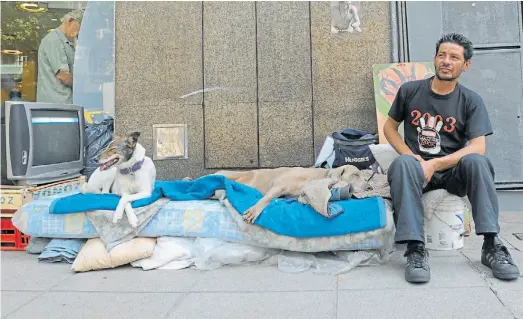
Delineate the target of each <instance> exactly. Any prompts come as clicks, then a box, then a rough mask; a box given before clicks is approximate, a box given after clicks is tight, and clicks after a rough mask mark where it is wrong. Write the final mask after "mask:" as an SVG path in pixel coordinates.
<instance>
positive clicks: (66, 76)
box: [56, 70, 73, 86]
mask: <svg viewBox="0 0 523 319" xmlns="http://www.w3.org/2000/svg"><path fill="white" fill-rule="evenodd" d="M56 78H57V79H58V80H60V82H62V83H63V84H65V85H67V86H73V75H72V74H71V73H70V72H69V71H62V70H61V71H59V72H58V73H57V74H56Z"/></svg>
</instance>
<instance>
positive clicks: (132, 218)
mask: <svg viewBox="0 0 523 319" xmlns="http://www.w3.org/2000/svg"><path fill="white" fill-rule="evenodd" d="M125 214H126V215H127V220H128V221H129V224H130V225H131V226H132V227H133V228H136V227H138V217H136V214H135V213H134V209H133V208H132V206H131V204H127V205H125Z"/></svg>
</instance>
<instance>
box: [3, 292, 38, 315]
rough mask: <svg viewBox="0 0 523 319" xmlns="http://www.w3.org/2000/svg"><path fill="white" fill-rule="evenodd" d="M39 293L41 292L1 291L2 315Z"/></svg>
mask: <svg viewBox="0 0 523 319" xmlns="http://www.w3.org/2000/svg"><path fill="white" fill-rule="evenodd" d="M40 294H42V292H32V291H2V308H1V314H2V317H3V316H5V315H8V314H10V313H11V312H13V311H15V310H16V309H18V308H20V307H21V306H23V305H25V304H26V303H28V302H30V301H31V300H32V299H34V298H36V297H37V296H38V295H40Z"/></svg>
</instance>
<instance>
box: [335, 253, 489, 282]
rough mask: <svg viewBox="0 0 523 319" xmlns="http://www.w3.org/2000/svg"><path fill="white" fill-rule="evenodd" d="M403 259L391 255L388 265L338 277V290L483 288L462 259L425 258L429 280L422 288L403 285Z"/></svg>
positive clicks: (475, 273) (479, 280) (451, 257)
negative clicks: (426, 259) (428, 269)
mask: <svg viewBox="0 0 523 319" xmlns="http://www.w3.org/2000/svg"><path fill="white" fill-rule="evenodd" d="M406 262H407V260H406V258H404V257H401V256H398V255H397V254H395V255H394V256H392V257H391V260H390V262H388V263H386V264H383V265H380V266H376V267H357V268H354V269H352V270H351V271H350V272H348V273H346V274H343V275H340V276H339V277H338V281H339V284H338V288H339V289H342V290H344V289H393V288H417V289H429V288H438V287H439V288H441V287H447V288H448V287H481V286H486V283H485V281H484V280H483V278H482V277H481V276H480V275H479V274H478V273H477V271H476V270H475V269H474V268H473V267H471V266H470V264H469V262H468V260H467V259H466V258H465V257H463V256H446V257H433V256H431V257H429V265H430V267H431V280H430V282H428V283H426V284H421V285H420V284H411V283H408V282H406V281H405V264H406Z"/></svg>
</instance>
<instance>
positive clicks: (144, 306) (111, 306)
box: [7, 292, 182, 319]
mask: <svg viewBox="0 0 523 319" xmlns="http://www.w3.org/2000/svg"><path fill="white" fill-rule="evenodd" d="M180 296H182V294H159V293H151V294H142V293H97V294H93V293H81V292H48V293H45V294H43V295H42V296H40V297H38V298H36V299H35V300H33V301H32V302H31V303H29V304H27V305H25V306H23V307H21V308H20V309H18V310H17V311H16V312H14V313H12V314H11V315H10V316H8V317H7V318H8V319H16V318H22V319H27V318H35V319H61V318H64V319H70V318H72V317H74V318H75V319H82V318H86V319H92V318H96V319H105V318H107V319H114V318H126V319H131V318H137V319H138V318H140V319H141V318H158V317H159V318H162V317H163V316H165V315H166V314H167V312H169V310H170V309H172V308H173V306H174V305H175V303H176V300H177V299H178V298H179V297H180Z"/></svg>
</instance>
